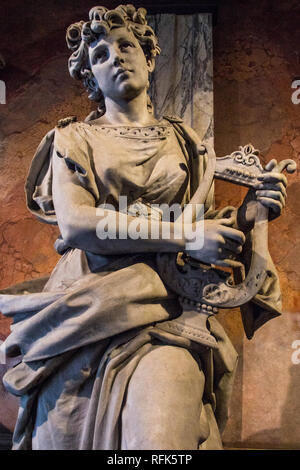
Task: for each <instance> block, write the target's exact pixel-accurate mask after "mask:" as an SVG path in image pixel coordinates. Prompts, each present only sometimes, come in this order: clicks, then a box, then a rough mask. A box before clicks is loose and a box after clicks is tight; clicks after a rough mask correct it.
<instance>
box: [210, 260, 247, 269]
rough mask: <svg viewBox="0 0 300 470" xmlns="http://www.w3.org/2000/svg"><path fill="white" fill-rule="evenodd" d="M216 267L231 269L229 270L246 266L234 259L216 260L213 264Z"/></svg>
mask: <svg viewBox="0 0 300 470" xmlns="http://www.w3.org/2000/svg"><path fill="white" fill-rule="evenodd" d="M213 264H214V265H215V266H222V267H229V268H243V267H244V265H243V263H241V262H240V261H236V260H232V259H216V260H215V261H214V263H213Z"/></svg>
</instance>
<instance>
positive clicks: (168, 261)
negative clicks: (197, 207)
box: [157, 144, 296, 348]
mask: <svg viewBox="0 0 300 470" xmlns="http://www.w3.org/2000/svg"><path fill="white" fill-rule="evenodd" d="M199 153H200V154H205V153H207V155H208V167H207V169H208V173H210V174H211V175H212V178H213V177H214V178H218V179H222V180H225V181H229V182H232V183H235V184H238V185H242V186H247V187H254V186H255V185H256V184H257V183H258V182H259V180H258V179H257V178H258V176H260V175H262V174H264V173H267V170H265V169H264V168H263V167H262V165H261V163H260V160H259V151H258V150H255V148H254V147H253V145H251V144H248V145H246V146H244V147H240V149H239V150H238V151H235V152H233V153H232V154H231V155H226V156H225V157H221V158H216V157H215V153H214V150H213V149H212V148H211V147H210V146H208V145H206V144H205V145H203V146H202V148H201V149H199ZM273 164H274V167H273V169H272V171H273V172H277V173H280V172H282V171H283V170H285V169H286V171H287V172H288V173H293V172H294V171H295V170H296V163H295V162H294V161H293V160H283V161H281V162H279V163H277V162H276V161H275V160H273ZM212 169H213V170H212ZM212 178H210V177H208V178H207V180H206V181H205V180H204V182H203V183H201V184H200V186H199V188H198V189H197V191H196V193H195V194H194V196H193V198H192V200H191V201H190V205H189V206H187V208H186V209H185V210H192V209H191V206H192V204H195V203H199V201H200V200H201V195H202V194H203V192H204V191H206V190H207V186H208V185H210V184H211V179H212ZM203 186H204V187H203ZM256 204H257V211H256V218H255V222H254V228H253V246H252V259H251V266H250V269H249V271H248V274H247V276H246V278H245V279H244V280H243V281H242V282H241V283H239V284H237V285H233V282H232V276H231V275H230V273H228V272H225V271H223V270H221V269H217V268H216V267H215V266H213V265H204V264H202V263H200V262H198V261H195V260H193V259H191V258H190V257H189V256H187V255H185V254H184V253H178V254H177V255H176V254H170V253H163V254H162V253H159V254H158V255H157V264H158V270H159V274H160V276H161V278H162V279H163V280H164V282H165V283H166V285H167V286H168V287H169V288H170V289H172V290H173V291H175V292H176V293H177V294H178V296H179V301H180V303H181V306H182V308H183V313H182V315H181V316H180V317H179V318H178V319H177V320H176V321H177V323H181V324H182V325H183V326H184V323H185V320H186V319H188V318H189V317H190V316H191V315H193V314H195V315H196V314H199V313H200V315H201V318H202V323H201V327H200V329H201V332H199V334H202V336H203V341H202V342H203V344H204V345H206V346H208V347H212V348H217V342H216V340H215V338H214V337H213V336H212V335H211V334H210V333H209V331H208V329H207V327H206V320H207V318H208V317H209V316H210V315H213V314H215V313H217V312H218V307H220V308H233V307H238V306H241V305H244V304H245V303H247V302H249V301H250V300H251V299H253V297H254V296H255V295H256V294H257V293H258V291H259V290H260V288H261V287H262V285H263V283H264V281H265V278H266V275H267V273H266V264H267V259H266V255H267V252H268V209H267V208H266V207H264V206H263V205H262V204H261V203H260V202H259V201H256ZM195 216H197V214H195ZM182 217H184V214H183V215H182V216H181V218H182Z"/></svg>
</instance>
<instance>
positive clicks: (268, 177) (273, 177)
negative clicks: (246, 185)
mask: <svg viewBox="0 0 300 470" xmlns="http://www.w3.org/2000/svg"><path fill="white" fill-rule="evenodd" d="M257 179H258V180H259V181H263V182H265V183H277V182H281V183H282V184H283V185H284V186H285V187H286V186H287V179H286V177H285V176H284V174H283V173H265V174H264V175H259V176H258V177H257Z"/></svg>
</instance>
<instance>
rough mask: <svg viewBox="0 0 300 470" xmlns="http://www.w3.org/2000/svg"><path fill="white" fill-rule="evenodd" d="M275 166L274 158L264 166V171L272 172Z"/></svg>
mask: <svg viewBox="0 0 300 470" xmlns="http://www.w3.org/2000/svg"><path fill="white" fill-rule="evenodd" d="M276 165H277V160H275V158H273V159H272V160H270V161H269V162H268V163H267V164H266V165H265V170H266V171H272V170H273V168H275V166H276Z"/></svg>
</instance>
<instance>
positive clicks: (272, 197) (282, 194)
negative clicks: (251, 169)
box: [254, 160, 287, 220]
mask: <svg viewBox="0 0 300 470" xmlns="http://www.w3.org/2000/svg"><path fill="white" fill-rule="evenodd" d="M276 164H277V162H276V160H271V161H270V162H269V163H267V165H266V166H265V169H266V170H267V171H268V173H265V174H263V175H261V176H258V178H257V179H258V180H259V181H260V182H259V183H257V184H256V185H255V186H254V189H255V194H256V198H257V200H258V201H259V202H261V204H263V205H264V206H265V207H267V208H268V209H269V220H273V219H276V218H277V217H278V216H279V215H280V214H281V212H282V209H283V208H284V207H285V200H286V186H287V179H286V177H285V176H284V175H283V174H282V173H277V172H275V171H274V172H273V171H272V170H273V168H275V166H276Z"/></svg>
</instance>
